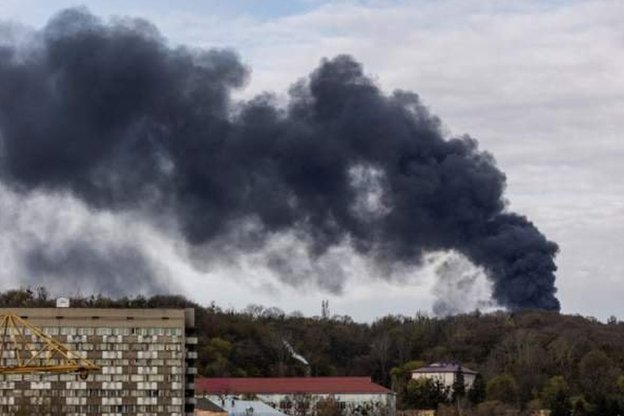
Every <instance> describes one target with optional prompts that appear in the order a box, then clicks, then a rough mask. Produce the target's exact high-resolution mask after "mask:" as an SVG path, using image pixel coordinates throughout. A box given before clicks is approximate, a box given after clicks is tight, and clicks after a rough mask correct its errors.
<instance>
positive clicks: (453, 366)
mask: <svg viewBox="0 0 624 416" xmlns="http://www.w3.org/2000/svg"><path fill="white" fill-rule="evenodd" d="M460 371H461V373H462V374H463V376H464V385H465V387H466V389H469V388H470V387H472V383H474V380H475V377H476V376H477V374H478V373H477V372H476V371H474V370H471V369H469V368H467V367H464V366H462V365H461V364H457V363H433V364H429V365H428V366H426V367H421V368H417V369H416V370H412V378H413V379H421V378H428V379H431V380H437V381H440V382H441V383H442V384H443V385H444V386H446V387H449V388H451V387H453V384H454V383H455V378H456V377H457V374H458V373H459V372H460Z"/></svg>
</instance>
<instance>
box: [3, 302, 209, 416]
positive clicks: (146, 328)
mask: <svg viewBox="0 0 624 416" xmlns="http://www.w3.org/2000/svg"><path fill="white" fill-rule="evenodd" d="M9 312H10V313H14V314H16V315H18V316H19V317H21V318H22V319H24V320H25V321H27V322H28V323H30V324H31V325H34V326H36V327H38V328H40V329H42V330H43V332H44V333H46V334H47V335H50V336H52V337H53V338H54V339H55V340H57V341H59V342H60V343H62V344H64V345H66V346H67V347H69V348H70V349H71V350H72V351H75V352H77V353H78V354H80V355H81V356H82V357H83V358H86V359H88V360H91V361H92V362H94V363H95V364H97V365H98V366H99V367H100V368H101V370H100V371H99V372H96V373H94V374H90V375H89V376H88V377H87V378H86V379H84V380H83V379H82V378H81V377H80V375H79V374H77V373H66V374H51V373H45V372H42V373H39V374H37V373H28V374H0V415H14V414H17V415H19V414H23V415H34V414H36V415H41V416H45V415H48V416H53V415H67V416H95V415H98V416H121V415H133V416H134V415H136V416H164V415H167V416H187V415H192V414H193V411H194V402H195V398H194V379H195V374H196V369H195V360H196V359H197V352H196V350H195V348H196V344H197V338H196V337H195V332H194V326H195V323H194V319H195V318H194V310H193V309H92V308H6V309H2V308H0V314H5V313H9ZM27 335H29V334H27ZM0 339H3V345H5V346H6V345H9V344H10V343H11V342H15V340H14V339H13V340H11V336H10V335H8V334H0ZM31 340H32V342H29V343H28V345H27V346H21V347H22V348H24V350H30V351H37V350H38V349H40V348H42V347H43V345H42V343H41V340H39V339H37V338H36V337H35V336H34V335H33V336H32V339H31ZM15 358H16V357H15V351H11V349H10V348H2V350H1V352H0V366H3V367H7V366H12V365H15Z"/></svg>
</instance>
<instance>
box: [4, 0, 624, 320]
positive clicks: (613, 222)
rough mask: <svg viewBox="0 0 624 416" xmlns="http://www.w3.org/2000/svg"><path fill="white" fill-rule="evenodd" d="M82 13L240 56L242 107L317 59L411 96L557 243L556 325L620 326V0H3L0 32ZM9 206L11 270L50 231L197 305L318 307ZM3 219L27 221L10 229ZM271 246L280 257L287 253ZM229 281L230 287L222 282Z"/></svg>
mask: <svg viewBox="0 0 624 416" xmlns="http://www.w3.org/2000/svg"><path fill="white" fill-rule="evenodd" d="M77 4H85V5H86V6H87V7H88V8H89V9H90V10H91V11H92V12H93V13H96V14H98V15H101V16H110V15H118V16H119V15H132V16H138V17H144V18H146V19H148V20H150V21H152V22H153V23H155V24H156V25H157V26H158V27H159V29H160V30H161V31H162V33H163V35H165V36H166V37H167V38H168V39H169V40H170V42H171V43H173V44H178V43H184V44H189V45H193V46H197V47H215V46H216V47H231V48H234V49H236V50H237V51H238V52H239V53H240V55H241V57H242V59H243V61H244V62H246V63H247V64H248V65H249V66H250V67H251V68H252V79H251V81H250V83H249V85H248V86H247V88H246V89H245V90H243V91H242V92H240V94H239V95H240V97H241V98H247V97H250V96H253V95H254V94H256V93H258V92H262V91H265V90H268V91H273V92H277V93H278V94H282V95H283V94H285V92H286V90H287V89H288V87H289V85H290V84H291V83H292V82H294V81H296V80H297V78H299V77H301V76H304V75H305V74H307V73H308V72H309V71H310V70H311V69H312V68H314V67H315V66H316V65H317V64H318V62H319V60H320V59H321V58H322V57H325V56H327V57H331V56H334V55H336V54H338V53H350V54H352V55H353V56H355V57H356V59H358V60H360V61H361V62H363V63H364V66H365V68H366V70H367V71H368V73H370V74H372V75H374V76H375V77H376V79H377V81H378V83H379V84H380V85H381V86H382V88H383V89H384V90H386V91H391V90H392V89H395V88H401V89H409V90H413V91H416V92H417V93H418V94H419V95H420V96H421V97H422V98H423V100H424V102H425V103H426V104H427V105H429V107H430V108H431V110H432V111H433V112H434V113H436V114H437V115H438V116H440V117H441V119H442V121H443V122H444V124H445V126H446V128H447V129H448V130H449V132H452V133H454V134H461V133H469V134H470V135H472V136H474V137H475V138H477V139H478V140H479V142H480V145H481V148H483V149H486V150H488V151H490V152H491V153H493V154H494V155H495V157H496V159H497V161H498V163H499V166H500V167H501V168H502V170H503V171H504V172H505V173H506V174H507V179H508V191H507V197H508V198H509V202H510V207H511V208H512V209H513V210H516V211H519V212H521V213H523V214H526V215H527V216H528V217H529V218H530V219H532V220H533V221H534V222H535V223H536V224H537V225H538V226H539V227H540V229H541V230H542V231H544V232H545V234H546V235H547V236H548V237H549V238H551V239H553V240H554V241H556V242H557V243H558V244H559V245H560V248H561V252H560V254H559V256H558V259H557V263H558V266H559V272H558V283H557V286H558V287H559V298H560V300H561V303H562V306H563V312H566V313H580V314H584V315H594V316H597V317H599V318H606V317H607V316H609V315H612V314H614V315H617V316H619V317H622V311H621V307H620V299H622V297H624V266H622V262H621V257H622V256H623V255H624V183H623V181H622V179H621V178H622V176H623V174H624V167H623V165H622V163H621V162H620V161H621V160H622V158H623V157H624V141H623V139H622V137H621V135H622V131H624V78H623V77H622V74H623V73H624V49H623V48H624V28H622V25H621V16H624V3H622V2H617V1H576V2H575V1H566V2H563V1H561V2H559V1H558V2H544V1H505V2H498V1H491V0H490V1H487V0H475V1H411V2H410V1H396V2H389V1H381V0H380V1H370V2H367V1H341V2H333V3H332V2H321V1H313V0H300V1H259V0H258V1H234V2H220V1H176V2H167V1H87V2H83V3H77V2H72V1H62V0H48V1H44V0H40V1H36V0H3V1H2V7H1V8H0V20H3V21H18V22H20V23H22V24H25V25H27V26H31V27H35V28H36V27H40V26H41V25H43V24H44V23H45V21H46V20H47V19H48V18H49V17H50V16H51V15H52V14H53V13H54V12H55V11H57V10H59V9H61V8H63V7H67V6H75V5H77ZM0 33H2V32H0ZM46 198H47V199H46ZM42 199H45V203H43V202H41V201H42ZM52 200H53V203H54V204H59V205H58V207H59V209H58V210H57V211H58V212H56V213H55V214H54V215H52V219H49V217H48V219H47V220H46V221H43V220H41V216H42V214H41V212H42V210H44V209H45V208H43V207H44V206H49V203H51V202H50V201H52ZM2 205H3V206H4V207H5V209H4V210H2V212H0V223H2V224H4V230H5V231H4V233H3V236H2V237H1V238H0V256H1V257H2V258H4V259H10V257H11V255H10V254H11V253H12V251H13V250H18V249H19V247H16V246H15V245H16V244H17V243H16V241H18V240H19V239H18V238H17V237H16V236H18V235H19V236H22V235H24V233H26V234H27V235H37V238H41V239H44V240H46V239H52V238H63V239H66V238H67V236H60V235H61V234H62V233H61V232H60V231H59V230H56V229H53V228H54V227H52V228H51V227H50V226H49V225H46V224H49V221H52V222H54V221H69V222H71V224H72V225H73V226H75V227H77V228H76V230H83V228H80V227H88V228H89V229H90V232H92V233H93V234H98V233H99V234H101V235H108V236H109V237H110V238H111V239H118V240H119V241H122V242H123V241H129V240H131V239H136V238H137V236H139V237H138V238H140V239H141V241H143V242H144V243H145V245H146V247H148V249H147V251H148V252H149V253H150V255H151V256H152V257H153V258H154V259H156V260H157V261H158V262H159V263H160V264H161V266H162V267H163V268H164V269H168V270H169V271H170V273H172V274H174V275H175V276H176V279H175V280H176V281H177V282H178V284H179V285H180V286H179V287H180V289H181V290H184V291H185V292H186V294H187V295H189V296H191V297H193V298H194V299H196V300H198V301H202V302H208V301H210V300H215V301H216V302H217V303H218V304H221V305H222V306H229V305H231V306H234V307H237V308H239V307H243V306H245V305H246V304H248V303H262V304H267V305H276V306H279V307H282V308H283V309H285V310H287V311H290V310H294V309H300V310H303V311H304V312H305V313H319V311H320V300H321V299H323V298H325V297H327V296H326V295H325V294H323V293H319V292H318V291H316V290H315V289H314V288H313V287H308V288H304V289H300V290H297V291H296V290H294V289H289V288H281V289H277V287H278V285H277V283H276V282H275V281H273V280H272V278H271V277H270V276H269V275H268V274H267V273H266V271H262V270H261V269H259V268H258V267H256V266H257V261H258V260H257V259H253V258H250V259H246V260H245V262H246V265H241V266H239V267H238V268H234V269H228V268H226V267H225V266H224V267H209V268H205V269H204V272H202V273H200V272H198V271H197V270H196V269H194V268H193V267H190V266H189V265H188V264H187V263H186V262H185V261H184V259H183V258H184V255H182V254H180V253H181V252H182V251H184V248H180V247H178V246H177V245H176V244H175V242H171V241H168V240H167V239H166V238H165V237H164V236H162V235H159V234H158V233H157V232H156V231H154V230H153V229H152V228H151V227H149V225H148V224H136V223H135V222H133V221H131V220H129V219H128V218H122V217H115V216H111V215H106V214H97V215H96V214H93V213H91V212H89V211H88V210H86V209H85V208H84V207H81V206H80V204H79V203H77V202H76V201H72V200H71V198H70V197H67V196H64V197H62V198H59V197H51V196H33V198H31V199H29V200H27V201H22V200H19V198H18V197H17V196H15V195H13V194H11V192H10V191H8V190H3V191H2ZM55 206H56V205H55ZM11 207H14V208H13V210H15V209H17V208H15V207H20V209H17V210H18V211H21V212H20V213H19V214H12V215H11V216H9V215H8V214H7V212H14V211H12V209H11ZM62 207H70V208H71V209H63V208H62ZM62 212H65V214H62ZM66 212H72V213H73V215H69V214H67V213H66ZM14 215H18V217H19V218H17V219H16V218H15V217H14ZM94 217H96V219H97V221H95V222H93V221H87V218H88V219H90V220H93V218H94ZM37 221H43V222H40V223H37ZM44 223H45V224H44ZM33 224H39V225H37V226H33ZM87 224H89V225H87ZM128 224H133V225H132V226H131V227H132V232H128V231H127V227H128ZM120 230H126V231H124V232H121V231H120ZM76 232H80V231H76ZM50 241H54V240H50ZM275 244H276V248H275V249H276V250H279V249H280V248H279V247H280V246H279V244H280V242H279V241H277V242H275ZM343 254H344V253H336V254H335V255H336V256H338V258H341V256H342V255H343ZM330 260H331V259H329V260H328V261H330ZM7 261H8V260H7ZM353 262H354V264H353V270H354V274H357V275H361V274H362V273H359V272H358V271H362V270H365V269H366V265H365V264H363V263H362V261H360V260H357V259H355V260H353ZM9 263H10V262H9ZM5 264H7V263H6V262H5ZM16 267H17V266H16ZM432 267H433V266H432ZM7 270H8V271H7V273H9V272H15V273H18V272H17V271H16V269H12V268H11V267H8V268H7ZM230 274H235V275H237V276H239V277H238V278H237V279H226V278H224V276H226V275H230ZM363 274H366V273H363ZM430 274H431V273H430V271H428V270H422V271H419V272H416V273H415V275H414V276H409V277H406V279H405V281H404V282H403V283H396V284H388V283H386V282H381V281H375V280H367V278H360V279H359V280H357V279H354V280H353V281H352V283H351V284H349V286H348V290H347V293H346V294H345V295H344V296H342V297H330V299H331V300H330V306H331V308H332V311H333V312H335V313H340V314H350V315H352V316H354V317H355V318H356V319H371V318H372V317H374V316H376V315H380V314H384V313H403V314H413V313H414V312H415V311H416V310H419V309H421V310H430V309H431V306H432V303H433V297H432V295H431V291H432V288H433V281H432V279H431V277H430ZM7 278H8V277H7ZM14 279H16V280H17V281H23V280H20V279H19V278H18V277H14ZM80 290H82V291H83V292H85V291H87V290H88V288H80ZM302 292H304V293H302ZM466 306H467V307H470V306H473V304H467V305H466Z"/></svg>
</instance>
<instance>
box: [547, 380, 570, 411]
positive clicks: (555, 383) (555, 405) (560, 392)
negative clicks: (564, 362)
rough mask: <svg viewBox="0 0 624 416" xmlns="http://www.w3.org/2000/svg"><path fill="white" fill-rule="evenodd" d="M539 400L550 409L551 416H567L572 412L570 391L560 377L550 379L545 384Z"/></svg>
mask: <svg viewBox="0 0 624 416" xmlns="http://www.w3.org/2000/svg"><path fill="white" fill-rule="evenodd" d="M540 399H541V400H542V403H543V404H544V405H545V406H546V407H547V408H548V409H550V415H551V416H568V415H570V413H571V411H572V404H571V402H570V389H569V387H568V383H566V381H565V379H564V378H563V377H562V376H555V377H552V378H551V379H550V380H548V382H546V384H545V385H544V388H543V389H542V392H541V393H540Z"/></svg>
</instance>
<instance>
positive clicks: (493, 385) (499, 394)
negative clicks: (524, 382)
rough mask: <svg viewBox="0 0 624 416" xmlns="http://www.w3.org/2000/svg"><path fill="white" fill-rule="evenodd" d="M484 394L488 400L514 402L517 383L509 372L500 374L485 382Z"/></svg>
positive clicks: (516, 395) (516, 396)
mask: <svg viewBox="0 0 624 416" xmlns="http://www.w3.org/2000/svg"><path fill="white" fill-rule="evenodd" d="M486 396H487V398H488V400H494V401H500V402H503V403H509V404H516V403H517V401H518V385H517V384H516V380H514V378H513V377H512V376H511V375H509V374H502V375H500V376H496V377H494V378H493V379H491V380H490V381H489V382H488V383H487V387H486Z"/></svg>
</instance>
